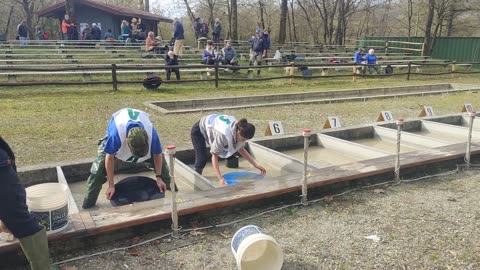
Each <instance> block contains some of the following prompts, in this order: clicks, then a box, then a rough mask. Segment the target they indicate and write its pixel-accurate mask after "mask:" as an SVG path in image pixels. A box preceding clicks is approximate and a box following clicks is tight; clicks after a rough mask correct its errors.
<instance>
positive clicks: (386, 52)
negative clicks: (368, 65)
mask: <svg viewBox="0 0 480 270" xmlns="http://www.w3.org/2000/svg"><path fill="white" fill-rule="evenodd" d="M387 54H388V40H385V55H387Z"/></svg>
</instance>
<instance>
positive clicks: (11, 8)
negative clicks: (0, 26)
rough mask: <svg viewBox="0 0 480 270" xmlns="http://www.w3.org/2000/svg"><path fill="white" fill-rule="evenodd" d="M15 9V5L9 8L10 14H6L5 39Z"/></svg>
mask: <svg viewBox="0 0 480 270" xmlns="http://www.w3.org/2000/svg"><path fill="white" fill-rule="evenodd" d="M14 9H15V5H12V6H11V7H10V12H9V13H8V19H7V26H6V28H5V31H4V33H5V38H7V37H8V30H9V29H10V24H11V23H12V14H13V10H14Z"/></svg>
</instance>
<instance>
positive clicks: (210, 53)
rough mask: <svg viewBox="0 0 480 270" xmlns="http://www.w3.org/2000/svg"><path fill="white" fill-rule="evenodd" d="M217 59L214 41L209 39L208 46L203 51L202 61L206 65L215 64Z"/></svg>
mask: <svg viewBox="0 0 480 270" xmlns="http://www.w3.org/2000/svg"><path fill="white" fill-rule="evenodd" d="M216 60H217V58H216V56H215V51H214V49H213V41H211V40H209V41H207V47H206V48H205V50H204V51H203V56H202V62H203V63H204V64H205V65H214V64H215V61H216Z"/></svg>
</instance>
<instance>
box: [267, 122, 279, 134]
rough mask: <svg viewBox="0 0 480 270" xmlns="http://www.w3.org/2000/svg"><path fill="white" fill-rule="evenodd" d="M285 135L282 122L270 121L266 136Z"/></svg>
mask: <svg viewBox="0 0 480 270" xmlns="http://www.w3.org/2000/svg"><path fill="white" fill-rule="evenodd" d="M272 135H273V136H276V135H283V126H282V122H280V121H268V126H267V129H266V130H265V136H272Z"/></svg>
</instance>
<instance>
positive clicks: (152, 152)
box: [82, 108, 170, 209]
mask: <svg viewBox="0 0 480 270" xmlns="http://www.w3.org/2000/svg"><path fill="white" fill-rule="evenodd" d="M98 145H99V147H98V152H97V158H96V159H95V160H94V161H93V164H92V168H91V169H90V176H89V177H88V180H87V192H86V194H85V198H84V200H83V206H82V207H83V208H84V209H87V208H91V207H93V206H95V204H96V202H97V198H98V195H99V193H100V190H101V189H102V185H103V184H104V183H105V182H108V189H107V192H106V194H105V195H106V197H107V199H108V200H111V199H112V197H113V195H114V194H115V185H114V171H115V158H118V159H120V160H122V161H124V162H131V163H138V162H151V161H152V160H153V164H154V168H155V174H156V180H157V185H158V188H159V189H160V192H165V190H166V189H167V186H166V184H165V183H167V184H170V175H169V172H168V167H167V164H166V162H165V159H164V158H163V157H162V145H161V144H160V138H159V137H158V134H157V130H156V129H155V128H154V127H153V124H152V122H151V121H150V118H149V115H148V114H147V113H146V112H143V111H140V110H137V109H131V108H124V109H121V110H119V111H117V112H115V113H114V114H113V115H112V118H111V119H110V122H109V123H108V126H107V135H106V136H105V137H104V138H102V139H101V140H100V141H99V144H98ZM164 181H165V182H164Z"/></svg>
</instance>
